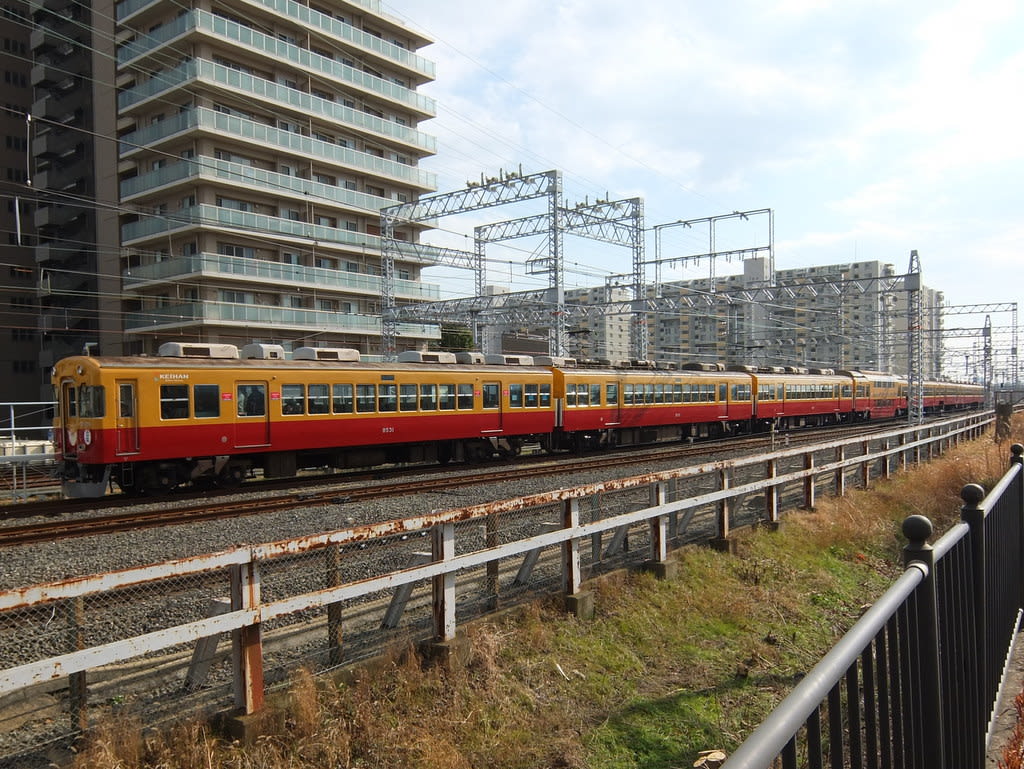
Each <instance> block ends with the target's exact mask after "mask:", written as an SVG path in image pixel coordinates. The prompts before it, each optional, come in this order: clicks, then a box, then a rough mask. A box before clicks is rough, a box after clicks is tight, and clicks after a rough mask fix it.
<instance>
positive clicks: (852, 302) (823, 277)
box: [648, 257, 943, 378]
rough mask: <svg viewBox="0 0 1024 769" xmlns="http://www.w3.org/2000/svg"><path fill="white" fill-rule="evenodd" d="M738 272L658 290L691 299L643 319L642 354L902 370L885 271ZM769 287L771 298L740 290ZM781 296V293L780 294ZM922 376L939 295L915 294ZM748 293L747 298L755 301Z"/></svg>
mask: <svg viewBox="0 0 1024 769" xmlns="http://www.w3.org/2000/svg"><path fill="white" fill-rule="evenodd" d="M743 267H744V271H743V272H742V273H740V274H737V275H729V276H723V277H720V278H716V280H715V285H714V287H712V286H711V285H710V284H709V281H708V279H701V280H692V281H676V282H671V283H664V284H662V285H661V286H660V289H661V294H662V296H664V297H669V298H671V297H673V296H674V297H677V298H682V297H683V296H686V297H690V298H691V300H693V299H694V297H696V301H691V303H692V304H693V305H694V306H693V307H687V308H686V309H685V310H684V311H681V312H679V313H678V314H677V313H671V314H669V313H663V314H659V315H652V316H650V317H649V318H648V329H649V333H650V337H649V338H650V339H651V341H652V345H651V347H652V357H654V358H660V359H664V360H669V361H677V362H687V361H704V362H710V361H725V362H727V363H730V364H751V365H764V366H768V365H770V366H784V365H796V366H808V367H820V368H834V367H839V368H859V369H865V370H879V371H897V372H898V371H906V370H907V346H906V339H907V311H908V307H907V303H908V298H907V292H906V291H904V290H902V288H901V284H900V282H899V281H898V280H896V276H897V275H898V273H897V272H896V270H895V268H894V267H893V265H891V264H885V263H882V262H877V261H864V262H848V263H844V264H835V265H822V266H816V267H803V268H798V269H790V270H776V272H775V275H774V276H769V275H768V274H767V272H766V270H767V261H766V260H765V259H763V258H759V257H758V258H751V259H747V260H745V261H744V263H743ZM762 286H771V287H772V289H773V291H774V293H775V295H776V300H775V301H773V302H766V301H747V300H745V299H744V297H743V291H744V290H749V289H754V288H757V287H762ZM787 288H788V289H789V290H788V291H787V290H786V289H787ZM922 293H923V297H922V306H923V307H925V308H927V311H926V312H925V313H924V317H923V322H924V334H923V345H922V347H923V363H924V371H923V375H924V376H925V377H926V378H937V377H938V376H939V372H940V369H941V343H940V342H941V340H940V335H939V333H938V332H939V330H940V323H941V321H940V313H939V309H938V308H939V306H940V305H941V304H942V301H943V296H942V294H941V293H940V292H938V291H935V290H933V289H929V288H922ZM755 295H756V294H755Z"/></svg>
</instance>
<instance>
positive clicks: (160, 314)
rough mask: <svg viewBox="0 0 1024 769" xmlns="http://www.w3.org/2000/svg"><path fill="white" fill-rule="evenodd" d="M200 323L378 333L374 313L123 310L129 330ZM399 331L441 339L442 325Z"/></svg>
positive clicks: (246, 307)
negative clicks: (126, 311)
mask: <svg viewBox="0 0 1024 769" xmlns="http://www.w3.org/2000/svg"><path fill="white" fill-rule="evenodd" d="M199 326H240V327H243V328H245V329H246V330H247V331H248V332H249V334H250V335H251V336H254V337H257V336H267V335H271V336H278V335H280V333H281V332H282V331H284V330H290V331H297V332H300V333H309V332H311V331H315V332H320V333H337V334H359V335H362V336H380V333H381V322H380V317H379V316H376V315H351V314H348V313H340V312H325V311H322V310H303V309H295V308H291V307H264V306H261V305H256V304H232V303H228V302H189V303H186V304H178V305H171V306H167V307H159V308H154V309H152V310H143V311H140V312H130V313H126V317H125V321H124V329H125V331H127V332H130V333H143V332H158V331H159V332H167V331H175V330H181V329H190V328H196V327H199ZM398 335H399V336H403V337H410V338H414V339H440V338H441V327H440V326H437V325H433V324H426V323H424V324H420V323H401V324H399V326H398Z"/></svg>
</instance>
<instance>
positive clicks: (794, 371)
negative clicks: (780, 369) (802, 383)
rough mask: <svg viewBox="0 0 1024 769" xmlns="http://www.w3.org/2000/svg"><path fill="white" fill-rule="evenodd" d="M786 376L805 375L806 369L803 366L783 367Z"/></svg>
mask: <svg viewBox="0 0 1024 769" xmlns="http://www.w3.org/2000/svg"><path fill="white" fill-rule="evenodd" d="M784 368H785V369H786V373H787V374H806V373H807V369H805V368H804V367H803V366H785V367H784Z"/></svg>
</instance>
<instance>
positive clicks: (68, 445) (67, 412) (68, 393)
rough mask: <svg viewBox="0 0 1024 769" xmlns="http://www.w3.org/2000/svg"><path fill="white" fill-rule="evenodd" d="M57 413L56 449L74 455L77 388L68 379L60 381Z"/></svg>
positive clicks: (76, 441) (76, 423) (76, 429)
mask: <svg viewBox="0 0 1024 769" xmlns="http://www.w3.org/2000/svg"><path fill="white" fill-rule="evenodd" d="M58 414H59V418H58V422H57V424H58V425H59V427H60V437H59V438H56V437H55V440H59V443H58V444H57V445H58V451H59V452H60V453H61V454H67V455H69V456H74V455H75V446H76V445H77V444H78V388H77V387H75V383H74V381H72V380H70V379H66V380H64V381H63V382H61V385H60V409H59V410H58ZM55 432H56V431H55Z"/></svg>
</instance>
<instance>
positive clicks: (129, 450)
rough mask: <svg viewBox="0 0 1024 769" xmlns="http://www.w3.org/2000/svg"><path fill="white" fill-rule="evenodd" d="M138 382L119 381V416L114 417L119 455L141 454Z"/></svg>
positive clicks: (131, 380) (129, 380)
mask: <svg viewBox="0 0 1024 769" xmlns="http://www.w3.org/2000/svg"><path fill="white" fill-rule="evenodd" d="M136 391H137V382H136V380H134V379H119V380H118V381H117V414H116V416H115V417H114V432H115V433H116V435H117V438H116V448H115V452H116V453H117V454H138V453H139V448H140V447H139V418H138V413H137V412H138V401H137V400H136V397H135V394H136Z"/></svg>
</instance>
